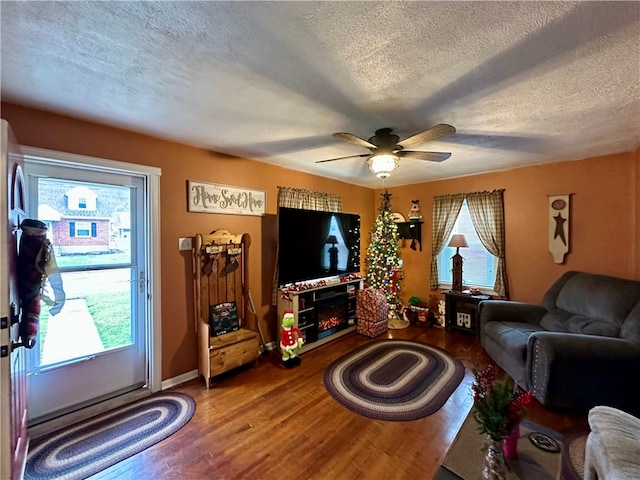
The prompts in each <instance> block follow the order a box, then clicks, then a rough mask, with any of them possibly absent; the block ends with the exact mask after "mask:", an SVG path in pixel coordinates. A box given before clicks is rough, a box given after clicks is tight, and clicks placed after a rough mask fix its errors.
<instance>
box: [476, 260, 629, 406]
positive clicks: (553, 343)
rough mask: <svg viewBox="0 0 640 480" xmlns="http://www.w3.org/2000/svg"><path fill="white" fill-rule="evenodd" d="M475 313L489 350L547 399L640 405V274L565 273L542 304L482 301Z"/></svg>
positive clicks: (553, 403) (545, 401)
mask: <svg viewBox="0 0 640 480" xmlns="http://www.w3.org/2000/svg"><path fill="white" fill-rule="evenodd" d="M478 312H479V318H480V324H479V326H480V340H481V343H482V346H483V348H484V349H485V351H486V352H487V353H488V354H489V356H491V358H492V359H493V360H494V361H495V362H496V363H497V364H498V365H499V366H500V367H501V368H502V369H503V370H504V371H505V372H507V374H509V375H510V376H511V377H512V378H513V379H514V381H515V382H516V383H517V384H518V385H519V386H521V387H522V388H524V389H526V390H530V391H531V392H533V394H534V395H535V397H536V398H537V399H538V400H539V401H540V402H541V403H542V404H544V405H547V406H552V407H558V408H567V409H574V410H587V409H589V408H591V407H594V406H596V405H608V406H612V407H617V408H620V409H622V410H625V411H627V412H631V413H635V414H637V413H638V412H639V411H640V399H638V397H637V396H636V395H637V394H636V388H637V382H638V380H637V379H638V378H639V377H638V375H639V374H640V281H634V280H625V279H621V278H615V277H610V276H606V275H596V274H590V273H584V272H567V273H565V274H564V275H562V276H561V277H560V278H559V279H558V280H557V281H556V282H555V283H554V284H553V286H551V288H550V289H549V290H548V291H547V293H545V295H544V297H543V299H542V303H541V304H540V305H534V304H528V303H522V302H509V301H503V300H485V301H482V302H480V304H479V306H478Z"/></svg>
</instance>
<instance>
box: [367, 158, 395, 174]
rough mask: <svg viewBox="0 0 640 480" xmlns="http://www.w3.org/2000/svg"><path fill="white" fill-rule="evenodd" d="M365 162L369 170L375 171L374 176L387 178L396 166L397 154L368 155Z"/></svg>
mask: <svg viewBox="0 0 640 480" xmlns="http://www.w3.org/2000/svg"><path fill="white" fill-rule="evenodd" d="M367 164H368V165H369V170H371V172H373V173H375V175H376V177H378V178H387V177H388V176H389V175H391V172H393V171H394V170H395V169H396V168H398V156H397V155H393V154H389V153H381V154H378V155H372V156H371V157H369V160H368V161H367Z"/></svg>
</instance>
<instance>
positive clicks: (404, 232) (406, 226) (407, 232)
mask: <svg viewBox="0 0 640 480" xmlns="http://www.w3.org/2000/svg"><path fill="white" fill-rule="evenodd" d="M423 223H424V222H397V223H396V225H397V226H398V236H399V237H400V238H402V239H403V240H415V241H416V242H418V245H419V247H420V251H422V224H423Z"/></svg>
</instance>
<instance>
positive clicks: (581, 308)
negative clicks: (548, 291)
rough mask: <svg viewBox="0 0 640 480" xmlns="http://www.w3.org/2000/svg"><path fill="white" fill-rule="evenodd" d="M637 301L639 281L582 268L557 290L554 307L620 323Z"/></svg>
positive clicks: (639, 293) (639, 291) (639, 288)
mask: <svg viewBox="0 0 640 480" xmlns="http://www.w3.org/2000/svg"><path fill="white" fill-rule="evenodd" d="M638 301H640V282H638V281H633V280H625V279H622V278H615V277H609V276H606V275H594V274H589V273H582V272H580V273H576V274H575V275H573V276H572V277H571V278H570V279H569V280H568V281H567V282H566V283H565V284H564V286H563V287H562V288H561V290H560V292H558V296H557V298H556V301H555V307H556V308H557V309H560V310H566V311H567V312H570V313H573V314H576V315H579V316H582V317H589V318H595V319H601V320H602V321H612V322H616V323H618V325H621V324H622V323H623V322H624V320H625V319H626V318H627V316H628V315H629V313H630V312H631V310H632V309H633V307H634V306H635V305H636V304H637V303H638Z"/></svg>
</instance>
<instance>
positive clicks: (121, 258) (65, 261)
mask: <svg viewBox="0 0 640 480" xmlns="http://www.w3.org/2000/svg"><path fill="white" fill-rule="evenodd" d="M56 263H57V264H58V267H77V266H84V265H113V264H115V265H120V264H125V265H128V264H129V263H131V255H130V254H129V253H126V252H115V253H87V254H84V255H79V254H74V255H56Z"/></svg>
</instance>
